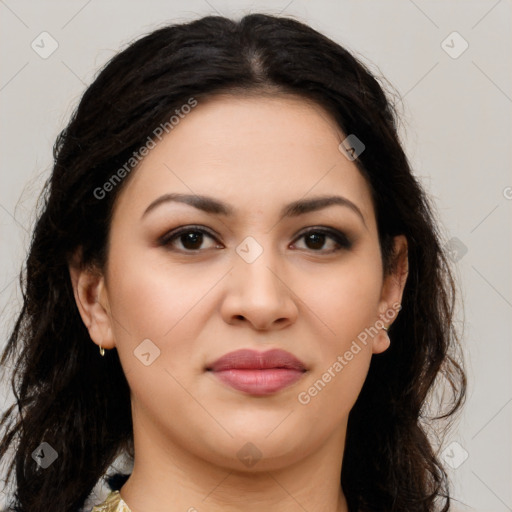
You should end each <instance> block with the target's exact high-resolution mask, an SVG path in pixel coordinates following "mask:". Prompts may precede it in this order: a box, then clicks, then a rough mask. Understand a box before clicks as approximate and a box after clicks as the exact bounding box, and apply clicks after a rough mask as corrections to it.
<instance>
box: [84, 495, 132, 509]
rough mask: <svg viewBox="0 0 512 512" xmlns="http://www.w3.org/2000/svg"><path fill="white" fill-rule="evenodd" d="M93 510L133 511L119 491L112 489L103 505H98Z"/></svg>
mask: <svg viewBox="0 0 512 512" xmlns="http://www.w3.org/2000/svg"><path fill="white" fill-rule="evenodd" d="M91 512H132V511H131V510H130V509H129V508H128V505H127V504H126V503H125V502H124V501H123V499H122V498H121V494H120V493H119V491H111V492H110V493H109V495H108V496H107V497H106V499H105V501H104V502H103V503H101V505H96V506H95V507H93V508H92V510H91Z"/></svg>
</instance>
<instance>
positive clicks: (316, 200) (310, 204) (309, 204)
mask: <svg viewBox="0 0 512 512" xmlns="http://www.w3.org/2000/svg"><path fill="white" fill-rule="evenodd" d="M171 201H172V202H179V203H185V204H188V205H190V206H193V207H194V208H197V209H198V210H202V211H204V212H206V213H211V214H214V215H225V216H232V215H234V214H235V209H234V208H233V207H232V206H231V205H229V204H227V203H224V202H222V201H219V200H218V199H215V198H213V197H209V196H199V195H195V194H164V195H163V196H160V197H158V198H157V199H155V200H154V201H153V202H152V203H151V204H150V205H149V206H148V207H147V208H146V210H145V211H144V213H143V214H142V217H144V216H146V215H147V214H148V213H149V212H150V211H151V210H154V209H155V208H156V207H157V206H159V205H161V204H163V203H167V202H171ZM333 205H339V206H345V207H348V208H350V209H351V210H352V211H353V212H355V213H356V214H357V215H358V216H359V217H360V218H361V220H362V221H363V224H364V225H365V226H366V221H365V219H364V216H363V214H362V212H361V210H360V209H359V208H358V207H357V206H356V205H355V204H354V203H353V202H352V201H350V200H349V199H347V198H346V197H342V196H320V197H313V198H311V199H299V200H297V201H293V202H292V203H289V204H287V205H285V206H284V207H283V208H282V210H281V217H297V216H299V215H304V214H306V213H310V212H314V211H317V210H322V209H324V208H327V207H329V206H333Z"/></svg>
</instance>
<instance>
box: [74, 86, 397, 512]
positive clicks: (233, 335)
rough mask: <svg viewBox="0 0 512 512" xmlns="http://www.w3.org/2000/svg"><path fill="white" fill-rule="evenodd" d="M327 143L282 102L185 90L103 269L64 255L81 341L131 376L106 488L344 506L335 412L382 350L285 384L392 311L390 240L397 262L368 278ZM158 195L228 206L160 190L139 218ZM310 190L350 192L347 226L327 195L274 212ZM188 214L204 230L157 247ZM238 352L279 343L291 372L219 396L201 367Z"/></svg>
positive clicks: (243, 506) (181, 504) (144, 499)
mask: <svg viewBox="0 0 512 512" xmlns="http://www.w3.org/2000/svg"><path fill="white" fill-rule="evenodd" d="M344 138H345V135H344V134H343V133H342V132H341V131H340V129H339V127H337V125H336V123H335V122H334V120H333V119H332V118H331V117H330V116H329V114H328V113H327V112H326V111H324V110H322V109H321V108H320V107H319V106H318V105H315V104H312V103H310V102H307V101H306V100H304V99H302V98H299V97H294V96H273V97H266V96H265V97H262V96H256V97H252V96H251V97H233V96H224V95H223V96H217V97H215V98H213V99H210V100H208V101H202V102H201V103H200V104H199V105H198V106H197V107H195V108H194V109H193V110H192V112H191V113H190V114H188V115H187V116H186V117H185V118H184V119H183V120H182V121H181V122H180V124H178V125H177V126H175V128H174V129H173V130H172V132H170V134H169V135H166V137H165V138H164V139H163V140H162V141H161V142H158V144H157V145H156V147H155V148H154V149H152V150H151V151H150V153H149V154H148V155H147V156H146V157H145V159H144V160H143V161H142V162H141V164H140V166H139V168H138V169H137V170H136V171H132V174H131V175H130V177H129V181H128V183H127V184H126V187H125V188H124V189H123V190H122V192H121V193H120V195H119V197H118V200H117V201H116V204H115V208H114V215H113V219H112V224H111V231H110V247H109V256H108V265H107V269H106V271H105V272H104V274H103V275H101V274H98V273H94V272H91V271H88V270H80V268H79V267H78V265H76V264H72V265H70V273H71V279H72V282H73V286H74V289H75V297H76V300H77V305H78V307H79V310H80V313H81V315H82V318H83V321H84V323H85V325H86V326H87V327H88V329H89V333H90V336H91V339H92V341H93V342H94V343H96V344H98V345H101V346H103V347H104V348H105V349H107V350H108V349H113V348H116V350H117V351H118V353H119V357H120V360H121V363H122V366H123V370H124V372H125V374H126V378H127V380H128V383H129V385H130V389H131V404H132V414H133V425H134V442H135V463H134V469H133V473H132V475H131V477H130V478H129V479H128V481H127V482H126V484H125V485H124V486H123V487H122V488H121V496H122V498H123V499H124V500H125V501H126V503H127V504H128V506H129V507H130V508H131V510H132V512H144V511H146V512H147V511H149V510H151V511H153V512H160V511H161V512H163V511H166V512H169V511H171V512H173V511H184V510H190V511H193V510H199V511H206V510H208V511H212V512H218V511H223V512H226V511H242V510H243V511H245V512H247V511H249V512H252V511H261V510H266V511H269V512H272V511H279V512H283V511H284V512H292V511H301V512H303V511H304V510H310V511H313V510H332V511H336V512H346V511H347V510H348V509H347V505H346V501H345V497H344V495H343V492H342V490H341V487H340V484H339V482H340V473H341V464H342V458H343V451H344V441H345V433H346V426H347V418H348V414H349V412H350V410H351V408H352V406H353V404H354V402H355V400H356V398H357V396H358V394H359V392H360V390H361V387H362V385H363V383H364V380H365V378H366V375H367V372H368V367H369V364H370V360H371V358H372V357H374V356H375V357H378V355H377V354H379V353H381V352H383V351H385V350H386V349H387V348H388V346H389V343H390V340H389V337H388V336H387V334H386V332H385V331H384V330H382V329H378V334H377V335H375V336H373V337H372V338H370V339H369V341H368V343H367V344H366V345H363V344H361V343H360V344H359V345H360V347H361V350H360V351H359V352H358V353H357V354H356V355H354V357H353V359H352V360H350V361H349V362H348V363H347V364H346V366H344V368H343V370H342V371H341V372H339V373H336V374H335V375H336V376H335V377H333V378H332V379H331V380H330V382H328V383H327V384H326V386H325V387H324V388H323V389H322V390H321V391H320V392H318V393H317V395H316V396H314V397H313V398H311V400H310V402H309V403H308V404H306V405H304V404H301V403H299V401H298V398H297V397H298V394H299V393H300V392H303V391H307V390H308V389H309V388H310V387H311V386H312V385H313V384H314V383H315V382H316V381H317V380H318V379H319V378H321V376H322V375H323V374H324V373H325V372H326V371H327V369H328V368H329V367H331V368H332V366H333V363H334V362H335V361H336V360H337V357H338V356H339V355H341V356H343V354H344V353H345V352H346V351H347V350H349V349H350V347H351V344H352V342H353V341H354V340H356V339H357V336H358V334H360V333H361V332H362V331H364V329H365V328H369V327H370V326H373V325H375V323H376V321H377V320H379V319H381V318H383V316H382V315H383V314H384V313H385V312H389V311H390V310H391V311H396V310H394V309H392V305H393V304H396V303H400V302H401V298H402V293H403V288H404V286H405V281H406V278H407V241H406V239H405V238H404V237H403V236H399V237H396V238H395V248H396V252H397V255H398V265H397V269H396V272H395V273H394V274H392V275H390V276H388V277H387V278H385V279H384V277H383V269H382V263H381V252H380V246H379V242H378V236H377V225H376V218H375V212H374V209H373V204H372V201H371V196H370V189H369V187H368V184H367V182H366V181H365V179H364V178H363V176H362V175H361V173H360V172H359V170H358V169H357V167H356V165H355V164H354V162H352V161H350V160H349V159H348V158H346V157H345V156H344V155H343V154H342V153H341V152H340V151H339V149H338V146H339V144H340V142H341V141H342V140H343V139H344ZM165 193H184V194H198V195H208V196H212V197H214V198H216V199H219V200H221V201H223V202H226V203H228V204H229V205H231V206H232V207H233V208H234V209H235V214H234V215H233V216H232V217H228V216H223V215H216V214H213V213H206V212H203V211H200V210H198V209H196V208H194V207H192V206H190V205H186V204H182V203H178V202H166V203H163V204H161V205H160V206H158V207H155V208H154V209H153V210H152V211H150V212H149V213H147V215H145V216H144V217H143V218H142V219H141V217H142V216H143V213H144V211H145V209H146V208H147V207H148V205H150V203H152V202H153V201H154V200H155V199H157V198H159V197H160V196H161V195H163V194H165ZM323 195H340V196H343V197H345V198H347V199H349V200H350V201H351V202H353V203H354V204H355V205H356V206H357V207H358V208H359V209H360V211H361V213H362V216H363V219H364V221H363V220H362V219H361V217H359V216H358V214H357V213H355V211H353V210H352V209H351V208H349V207H346V206H340V205H334V206H329V207H327V208H324V209H322V210H318V211H313V212H310V213H307V214H304V215H300V216H296V217H289V218H280V216H279V212H280V210H281V208H282V207H283V206H284V205H285V204H288V203H290V202H292V201H296V200H299V199H309V198H311V197H314V196H315V197H316V196H323ZM189 225H201V226H204V227H205V228H209V229H210V230H211V231H212V232H213V234H214V235H215V238H216V239H215V238H211V237H209V236H208V235H207V234H206V235H203V237H202V241H201V238H200V237H199V241H196V242H195V243H193V244H191V243H190V242H189V244H188V245H187V241H186V239H185V242H184V238H183V237H182V238H181V239H180V237H177V238H176V239H175V240H174V241H173V242H170V243H169V245H168V246H167V247H165V246H161V245H159V244H158V240H159V238H160V237H162V236H163V235H165V234H166V233H168V232H170V231H171V230H173V229H175V228H178V227H180V226H189ZM319 226H325V227H331V228H334V229H337V230H339V231H341V232H343V233H345V234H346V235H347V236H348V237H349V239H350V240H351V241H352V246H351V247H350V248H344V247H341V248H340V249H339V250H337V251H335V252H332V250H333V249H335V248H339V246H338V245H337V243H336V241H335V240H333V239H332V238H330V237H329V236H327V237H325V239H323V240H324V241H323V243H322V240H320V242H318V241H316V242H315V240H314V239H313V240H311V237H310V236H309V237H308V236H302V235H303V234H304V231H305V230H306V228H307V231H314V229H311V228H314V227H319ZM189 236H190V235H189ZM248 236H251V237H253V238H254V239H255V240H256V241H257V243H258V244H259V246H260V247H261V248H262V249H263V252H262V254H261V255H260V256H259V257H258V258H257V259H256V260H255V261H253V262H251V263H248V262H247V261H246V260H244V259H243V258H242V257H241V256H240V255H239V254H238V253H237V252H236V248H237V247H238V246H239V245H240V244H241V242H242V241H243V240H244V239H245V238H246V237H248ZM183 243H185V245H183ZM242 246H243V244H242ZM195 247H196V248H197V249H196V250H195V251H193V248H195ZM251 250H254V249H251ZM186 251H188V252H186ZM391 323H392V319H390V317H389V316H388V317H387V318H384V324H385V325H386V326H389V325H390V324H391ZM145 339H150V340H151V342H152V343H154V345H156V346H157V347H158V349H159V350H160V355H159V357H157V358H156V359H154V361H153V362H152V363H151V364H150V365H148V366H146V365H144V364H142V362H141V360H140V359H139V358H137V357H136V356H135V355H134V350H136V349H137V347H138V346H139V344H140V343H141V342H142V341H143V340H145ZM240 348H252V349H256V350H259V351H265V350H267V349H271V348H281V349H284V350H287V351H289V352H291V353H292V354H294V355H295V356H296V357H298V358H299V359H300V360H302V361H303V362H304V363H305V364H306V367H307V368H308V371H307V372H306V373H305V374H304V376H303V377H302V379H301V380H300V381H299V382H297V383H295V384H293V385H292V386H290V387H288V388H285V389H283V390H281V391H279V392H277V393H275V394H273V395H270V396H267V397H256V396H252V395H248V394H246V393H243V392H240V391H236V390H234V389H232V388H230V387H228V386H226V385H225V384H223V383H221V382H220V381H219V380H218V379H217V378H216V377H214V376H213V375H212V374H211V373H210V372H207V371H205V367H206V365H207V364H208V363H211V362H213V361H214V360H216V359H218V358H219V357H220V356H222V355H224V354H226V353H228V352H231V351H233V350H237V349H240ZM98 357H100V356H99V355H98ZM248 442H250V443H252V445H254V446H255V447H256V448H257V450H258V451H259V453H260V454H261V458H259V460H257V461H256V463H255V464H254V465H252V466H251V467H249V466H248V465H247V464H245V463H243V461H242V460H241V459H240V458H239V457H238V456H237V452H238V451H239V450H240V449H241V448H242V447H243V446H244V445H246V443H248ZM252 450H254V448H252ZM257 457H258V456H257V455H255V458H256V459H257Z"/></svg>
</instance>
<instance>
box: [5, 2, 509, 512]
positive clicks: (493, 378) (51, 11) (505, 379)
mask: <svg viewBox="0 0 512 512" xmlns="http://www.w3.org/2000/svg"><path fill="white" fill-rule="evenodd" d="M257 11H262V12H268V13H273V14H278V13H282V14H285V15H293V16H295V17H297V18H298V19H301V20H302V21H305V22H307V23H309V24H311V25H312V26H313V27H314V28H316V29H318V30H320V31H321V32H324V33H325V34H327V35H328V36H330V37H332V38H333V39H335V40H336V41H337V42H339V43H341V44H343V45H345V46H346V47H347V48H348V49H349V50H351V51H353V52H354V53H356V55H358V56H359V57H360V58H362V59H363V61H364V62H365V63H366V64H368V65H369V66H370V69H371V70H372V71H373V72H374V73H376V74H377V75H379V76H380V75H381V74H382V75H384V77H386V78H387V79H388V80H389V81H390V82H391V83H392V84H393V85H394V87H395V88H396V90H397V91H398V92H399V93H400V95H401V96H402V98H403V107H402V127H401V136H402V140H403V142H404V144H405V147H406V152H407V154H408V155H409V158H410V160H411V163H412V165H413V168H414V170H415V174H416V175H417V176H418V178H419V179H420V181H421V182H422V184H423V185H424V186H425V188H426V189H427V191H428V192H429V194H430V196H431V198H432V200H433V201H434V203H435V205H436V213H437V216H438V220H439V222H440V225H441V230H442V236H443V240H444V243H448V244H450V247H451V248H452V254H453V260H454V263H455V266H456V273H457V276H458V278H459V288H460V293H461V297H462V299H463V300H464V309H463V310H462V309H460V311H459V317H458V318H459V319H458V323H459V325H461V326H462V325H463V321H462V320H463V318H465V322H464V341H463V343H464V350H465V353H466V359H467V371H468V374H469V375H468V377H469V389H468V400H467V405H466V407H465V409H464V411H463V413H462V414H461V415H460V417H459V421H458V423H457V424H456V425H455V427H454V428H453V429H452V430H451V431H450V433H449V435H448V436H447V438H446V440H445V442H444V444H443V445H442V446H441V447H440V450H441V451H442V452H443V458H444V460H445V461H446V462H447V464H451V465H452V466H456V467H453V468H452V467H450V465H448V466H447V468H448V471H449V474H450V476H451V478H452V482H453V484H452V489H453V494H454V496H455V498H456V500H457V503H456V506H455V507H454V510H475V511H482V512H484V511H485V512H489V511H494V512H501V511H507V510H508V511H510V510H512V494H511V492H512V491H511V487H512V486H511V479H512V442H511V433H512V428H511V426H512V422H511V416H512V386H511V371H510V370H511V362H512V358H511V346H512V344H511V337H510V332H511V327H512V322H511V319H512V315H511V312H512V289H511V288H512V279H511V265H510V261H512V260H511V229H510V218H511V217H510V215H511V208H512V175H511V173H510V163H511V158H510V157H511V154H510V146H511V137H510V136H511V119H512V117H511V110H512V90H511V72H512V70H511V68H512V65H511V58H510V48H511V47H512V46H511V44H510V43H511V37H510V36H511V19H512V17H511V11H512V9H511V2H510V1H506V0H498V1H496V0H492V1H465V2H462V1H458V2H452V1H443V2H441V1H420V0H415V1H413V0H400V1H388V0H386V1H383V0H375V1H369V0H359V1H357V2H356V1H344V0H343V1H341V0H338V1H335V0H321V1H315V2H312V1H311V0H310V1H307V0H292V1H290V0H283V1H274V2H270V1H268V2H261V1H255V2H248V1H241V2H235V1H226V0H209V1H206V0H195V1H187V2H185V1H175V2H170V1H156V0H151V1H145V2H136V1H124V2H121V1H119V0H116V1H100V0H89V1H87V0H68V1H64V0H60V1H49V0H46V1H39V2H36V1H27V0H0V26H1V36H0V37H1V46H0V55H1V67H0V112H1V136H0V159H1V167H0V169H1V171H0V172H1V188H0V311H1V312H2V319H1V326H0V328H1V336H2V337H1V339H0V344H1V346H3V345H4V344H5V340H6V337H7V333H8V332H9V329H10V328H11V327H12V325H13V322H14V315H15V313H16V311H17V309H18V308H19V305H20V297H21V293H20V291H19V289H18V283H17V274H18V271H19V268H20V265H21V263H22V261H23V257H24V254H25V251H26V250H27V247H28V243H29V240H30V232H31V229H32V226H33V222H34V219H35V203H36V198H37V194H38V192H39V190H40V188H41V186H42V184H43V181H44V179H46V177H47V176H48V174H49V172H50V169H51V163H52V155H51V148H52V145H53V143H54V140H55V137H56V136H57V134H58V132H59V131H60V130H61V129H62V128H63V127H64V126H65V124H66V123H67V121H68V119H69V116H70V114H71V112H72V109H73V108H74V106H75V105H76V103H77V101H78V100H79V98H80V96H81V94H82V93H83V91H84V89H85V87H86V86H87V85H89V84H90V83H91V81H92V80H93V77H94V76H95V74H96V72H97V71H98V69H99V67H100V66H102V65H103V64H104V63H105V62H106V61H107V60H108V59H109V58H110V57H112V56H113V55H114V54H115V53H116V52H117V51H118V50H120V49H122V48H124V47H125V45H127V44H128V43H129V42H130V41H132V40H133V39H135V38H138V37H139V36H141V35H143V34H144V33H147V32H149V31H151V30H152V29H154V28H156V27H157V26H162V25H164V24H166V23H168V22H173V21H186V20H189V19H192V18H196V17H198V16H201V15H206V14H216V13H217V14H222V15H227V16H237V17H238V16H241V15H242V14H244V13H248V12H257ZM454 31H456V32H458V34H460V36H459V35H456V34H455V35H453V34H452V33H453V32H454ZM42 32H48V33H49V34H50V36H51V38H53V39H54V40H55V41H56V43H57V44H58V47H57V49H56V50H55V51H54V53H52V54H51V55H49V56H47V55H44V52H48V51H49V50H50V49H51V44H55V43H52V40H51V39H50V36H46V35H43V36H41V35H40V34H41V33H42ZM33 41H34V43H33V44H34V46H36V45H38V46H36V48H38V52H39V53H38V52H36V51H35V50H34V49H33V48H32V47H31V44H32V42H33ZM443 41H444V43H443ZM466 44H468V48H467V49H466V50H465V51H464V52H462V53H461V51H462V50H463V49H464V47H465V45H466ZM450 53H451V55H450ZM41 54H43V56H44V57H46V58H43V56H41ZM2 378H3V385H2V386H1V387H0V391H1V394H0V397H1V398H2V401H1V403H2V404H4V403H5V400H7V399H8V400H11V398H12V396H11V395H10V394H9V391H8V390H7V375H6V372H5V369H2ZM2 409H4V407H2ZM454 443H456V444H454ZM466 455H467V459H465V460H464V458H465V457H466ZM96 492H97V493H98V496H104V495H105V489H104V488H103V487H101V486H98V488H97V490H96ZM0 498H1V497H0Z"/></svg>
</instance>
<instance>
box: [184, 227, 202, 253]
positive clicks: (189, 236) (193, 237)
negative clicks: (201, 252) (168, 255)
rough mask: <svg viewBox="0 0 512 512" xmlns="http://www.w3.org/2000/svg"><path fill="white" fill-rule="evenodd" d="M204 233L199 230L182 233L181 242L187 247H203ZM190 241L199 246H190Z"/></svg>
mask: <svg viewBox="0 0 512 512" xmlns="http://www.w3.org/2000/svg"><path fill="white" fill-rule="evenodd" d="M202 237H203V234H202V233H200V232H199V231H189V232H188V233H186V234H184V235H181V237H180V238H181V243H182V244H183V247H185V248H187V249H191V250H194V249H199V248H200V247H201V243H202V241H203V239H202ZM189 243H192V245H193V246H194V245H196V246H197V247H190V246H189Z"/></svg>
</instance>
